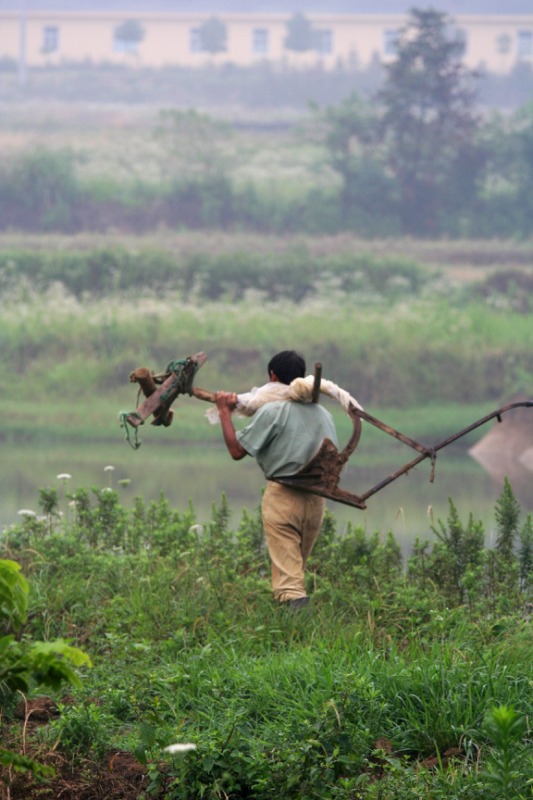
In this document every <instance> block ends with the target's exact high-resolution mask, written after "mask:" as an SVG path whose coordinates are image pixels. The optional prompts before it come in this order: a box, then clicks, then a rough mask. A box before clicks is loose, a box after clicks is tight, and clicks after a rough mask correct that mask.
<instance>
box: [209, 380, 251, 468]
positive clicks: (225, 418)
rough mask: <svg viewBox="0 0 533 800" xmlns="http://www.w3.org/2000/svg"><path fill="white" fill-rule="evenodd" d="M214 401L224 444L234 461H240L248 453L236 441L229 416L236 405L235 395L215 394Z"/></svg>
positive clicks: (231, 393) (230, 393) (228, 393)
mask: <svg viewBox="0 0 533 800" xmlns="http://www.w3.org/2000/svg"><path fill="white" fill-rule="evenodd" d="M215 401H216V404H217V408H218V413H219V416H220V424H221V425H222V435H223V436H224V441H225V442H226V447H227V448H228V452H229V454H230V456H231V457H232V459H233V460H234V461H240V460H241V458H244V456H247V455H248V453H247V452H246V450H245V449H244V447H243V446H242V444H241V443H240V442H239V441H238V439H237V436H236V433H235V428H234V427H233V420H232V419H231V414H232V412H233V411H235V407H236V405H237V395H236V394H235V393H234V392H216V394H215Z"/></svg>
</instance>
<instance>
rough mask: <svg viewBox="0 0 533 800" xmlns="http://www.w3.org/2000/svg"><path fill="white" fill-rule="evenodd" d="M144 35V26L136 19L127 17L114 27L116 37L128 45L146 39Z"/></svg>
mask: <svg viewBox="0 0 533 800" xmlns="http://www.w3.org/2000/svg"><path fill="white" fill-rule="evenodd" d="M144 35H145V31H144V28H143V26H142V25H141V23H140V22H139V21H138V20H136V19H126V20H124V22H121V23H120V25H117V26H116V28H115V29H114V36H115V39H117V40H118V41H120V42H124V43H125V44H126V45H128V44H139V42H142V40H143V39H144Z"/></svg>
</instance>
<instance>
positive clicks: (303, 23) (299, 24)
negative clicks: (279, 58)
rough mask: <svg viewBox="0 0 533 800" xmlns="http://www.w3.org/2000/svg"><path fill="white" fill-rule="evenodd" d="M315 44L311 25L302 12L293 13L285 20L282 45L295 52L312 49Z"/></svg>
mask: <svg viewBox="0 0 533 800" xmlns="http://www.w3.org/2000/svg"><path fill="white" fill-rule="evenodd" d="M314 44H315V39H314V34H313V26H312V24H311V22H310V21H309V20H308V18H307V17H306V16H304V14H302V13H297V14H293V16H292V17H291V18H290V19H289V20H288V22H287V36H286V37H285V40H284V46H285V47H286V49H287V50H293V51H294V52H296V53H305V52H306V51H307V50H312V49H313V47H314Z"/></svg>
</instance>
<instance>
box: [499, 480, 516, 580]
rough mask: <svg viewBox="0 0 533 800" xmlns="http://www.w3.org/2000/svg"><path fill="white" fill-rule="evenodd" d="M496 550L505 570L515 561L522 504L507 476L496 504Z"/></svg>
mask: <svg viewBox="0 0 533 800" xmlns="http://www.w3.org/2000/svg"><path fill="white" fill-rule="evenodd" d="M495 516H496V550H497V552H498V556H499V559H500V563H501V566H502V569H503V571H505V569H506V568H509V567H510V566H511V564H512V562H513V557H514V545H515V539H516V536H517V533H518V522H519V519H520V504H519V503H518V501H517V499H516V497H515V496H514V494H513V490H512V488H511V484H510V483H509V479H508V478H505V481H504V486H503V491H502V493H501V495H500V497H499V499H498V503H497V505H496V513H495Z"/></svg>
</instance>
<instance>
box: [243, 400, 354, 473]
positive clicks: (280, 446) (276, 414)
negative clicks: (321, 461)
mask: <svg viewBox="0 0 533 800" xmlns="http://www.w3.org/2000/svg"><path fill="white" fill-rule="evenodd" d="M326 437H327V438H328V439H331V441H332V442H333V444H334V445H335V446H336V447H337V446H338V445H337V434H336V431H335V425H334V423H333V418H332V416H331V414H330V413H329V411H326V409H325V408H324V407H323V406H321V405H319V404H318V403H298V402H293V401H290V400H280V401H276V402H273V403H266V404H265V405H264V406H262V407H261V408H260V409H259V410H258V411H256V412H255V414H254V416H253V417H252V421H251V422H250V423H249V424H248V425H247V426H246V427H245V428H243V430H242V431H237V439H238V441H239V442H240V444H241V445H242V446H243V447H244V449H245V450H246V452H247V453H248V454H249V455H251V456H253V457H254V458H255V459H256V461H257V463H258V464H259V466H260V467H261V469H262V470H263V472H264V474H265V476H266V477H267V478H274V477H281V476H288V475H294V474H295V473H296V472H298V471H299V470H300V469H301V468H302V467H304V466H305V465H306V464H308V463H309V461H310V460H311V458H312V457H313V456H314V455H315V454H316V453H317V451H318V449H319V448H320V445H321V444H322V440H323V439H324V438H326Z"/></svg>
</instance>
